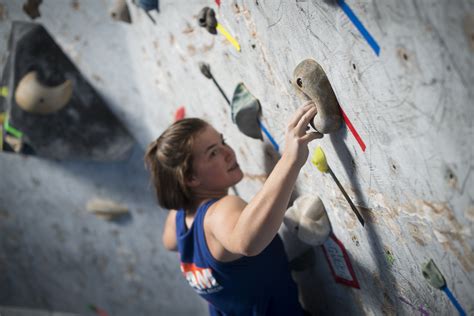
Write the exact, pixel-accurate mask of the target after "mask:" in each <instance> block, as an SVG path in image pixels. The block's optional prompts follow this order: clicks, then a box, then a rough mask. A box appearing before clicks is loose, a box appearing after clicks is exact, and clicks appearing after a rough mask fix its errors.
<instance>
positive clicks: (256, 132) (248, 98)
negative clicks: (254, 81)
mask: <svg viewBox="0 0 474 316" xmlns="http://www.w3.org/2000/svg"><path fill="white" fill-rule="evenodd" d="M231 108H232V120H233V121H234V123H235V124H236V125H237V127H238V129H239V130H240V131H241V132H242V133H244V134H245V135H247V136H249V137H252V138H255V139H262V132H261V130H260V125H259V121H258V117H259V115H260V112H261V107H260V102H259V101H258V99H257V98H255V97H254V96H253V95H252V94H251V93H250V92H249V91H248V90H247V88H246V87H245V85H244V84H243V83H242V82H241V83H239V84H238V85H237V87H236V88H235V91H234V96H233V97H232V103H231Z"/></svg>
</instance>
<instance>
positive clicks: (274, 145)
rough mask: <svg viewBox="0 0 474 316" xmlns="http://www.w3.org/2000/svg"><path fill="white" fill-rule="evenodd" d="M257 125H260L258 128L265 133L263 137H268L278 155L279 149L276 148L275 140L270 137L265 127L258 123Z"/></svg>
mask: <svg viewBox="0 0 474 316" xmlns="http://www.w3.org/2000/svg"><path fill="white" fill-rule="evenodd" d="M258 124H259V125H260V128H261V129H262V131H263V132H264V133H265V135H266V136H267V137H268V139H269V140H270V142H271V143H272V145H273V148H275V150H276V152H277V153H280V147H279V146H278V144H277V142H276V141H275V139H273V137H272V135H270V132H269V131H268V130H267V129H266V128H265V126H263V124H262V122H260V121H258Z"/></svg>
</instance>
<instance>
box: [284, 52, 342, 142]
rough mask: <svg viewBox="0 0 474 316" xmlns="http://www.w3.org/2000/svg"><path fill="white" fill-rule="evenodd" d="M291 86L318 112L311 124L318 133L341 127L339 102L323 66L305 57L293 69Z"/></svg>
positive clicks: (325, 132)
mask: <svg viewBox="0 0 474 316" xmlns="http://www.w3.org/2000/svg"><path fill="white" fill-rule="evenodd" d="M292 82H293V86H294V87H295V90H296V93H297V95H298V96H299V97H300V98H301V99H302V100H303V101H306V102H307V101H311V102H313V103H314V106H316V108H317V110H318V113H317V114H316V116H315V117H314V118H313V120H312V121H311V126H312V127H313V128H314V129H315V130H317V131H318V132H320V133H323V134H329V133H332V132H335V131H337V130H338V129H339V128H340V127H341V123H342V115H341V111H340V110H339V103H338V102H337V99H336V95H335V94H334V91H333V90H332V87H331V84H330V83H329V79H328V77H327V76H326V74H325V73H324V70H323V68H322V67H321V66H320V65H319V64H318V63H317V62H316V61H314V60H312V59H305V60H303V61H302V62H300V63H299V64H298V66H296V68H295V70H294V71H293V80H292Z"/></svg>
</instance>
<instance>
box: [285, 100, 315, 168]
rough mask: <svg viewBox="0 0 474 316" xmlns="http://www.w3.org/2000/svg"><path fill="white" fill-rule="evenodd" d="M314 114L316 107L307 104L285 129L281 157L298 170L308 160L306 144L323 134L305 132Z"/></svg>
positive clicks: (296, 113) (309, 103) (297, 112)
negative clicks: (285, 158) (284, 157)
mask: <svg viewBox="0 0 474 316" xmlns="http://www.w3.org/2000/svg"><path fill="white" fill-rule="evenodd" d="M316 114H317V109H316V106H314V104H313V103H312V102H308V103H306V104H305V105H303V106H302V107H301V108H299V109H298V110H297V111H296V112H295V114H294V115H293V117H292V118H291V120H290V121H289V123H288V125H287V128H286V134H285V149H284V150H283V156H286V157H287V158H288V159H289V160H290V161H291V162H292V163H295V164H296V165H297V166H298V167H299V168H301V167H303V165H304V164H305V162H306V160H307V159H308V154H309V151H308V143H309V142H311V141H312V140H315V139H316V138H322V137H323V134H321V133H318V132H314V131H313V132H307V130H308V125H309V122H310V121H311V120H312V119H313V117H314V116H315V115H316Z"/></svg>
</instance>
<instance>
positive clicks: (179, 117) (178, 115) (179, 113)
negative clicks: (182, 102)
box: [174, 106, 186, 122]
mask: <svg viewBox="0 0 474 316" xmlns="http://www.w3.org/2000/svg"><path fill="white" fill-rule="evenodd" d="M185 116H186V109H185V108H184V106H180V107H179V108H178V109H177V110H176V112H175V113H174V121H175V122H176V121H180V120H182V119H184V117H185Z"/></svg>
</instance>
